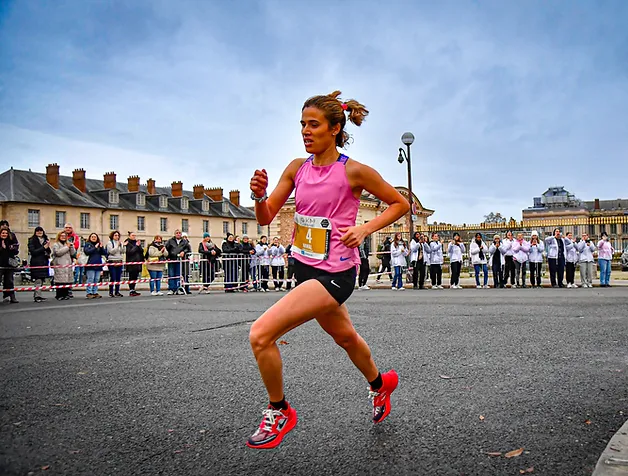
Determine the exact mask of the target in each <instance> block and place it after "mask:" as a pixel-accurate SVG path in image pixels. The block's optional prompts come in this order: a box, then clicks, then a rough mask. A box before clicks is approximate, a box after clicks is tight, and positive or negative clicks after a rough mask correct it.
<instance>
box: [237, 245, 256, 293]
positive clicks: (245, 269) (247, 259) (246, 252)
mask: <svg viewBox="0 0 628 476" xmlns="http://www.w3.org/2000/svg"><path fill="white" fill-rule="evenodd" d="M240 253H241V255H242V260H241V262H240V264H241V265H242V281H244V288H243V289H242V290H243V291H244V292H247V291H248V285H249V281H250V279H251V256H253V255H254V254H255V246H253V243H251V240H250V239H249V237H248V236H247V235H244V236H243V237H242V243H240Z"/></svg>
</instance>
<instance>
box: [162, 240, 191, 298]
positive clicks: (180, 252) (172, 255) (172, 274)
mask: <svg viewBox="0 0 628 476" xmlns="http://www.w3.org/2000/svg"><path fill="white" fill-rule="evenodd" d="M166 250H167V251H168V260H169V261H172V262H171V263H168V295H173V294H179V289H181V260H182V259H185V254H186V253H191V252H192V247H191V246H190V242H189V241H188V240H186V239H185V238H183V235H182V234H181V230H175V231H174V236H173V237H172V238H170V239H169V240H168V241H167V242H166ZM183 293H184V294H185V289H184V291H183Z"/></svg>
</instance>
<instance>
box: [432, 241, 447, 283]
mask: <svg viewBox="0 0 628 476" xmlns="http://www.w3.org/2000/svg"><path fill="white" fill-rule="evenodd" d="M429 249H430V278H431V279H432V289H443V286H442V280H443V262H444V260H443V242H442V241H441V240H440V237H439V236H438V233H436V232H434V233H432V241H430V244H429Z"/></svg>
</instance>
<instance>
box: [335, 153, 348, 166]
mask: <svg viewBox="0 0 628 476" xmlns="http://www.w3.org/2000/svg"><path fill="white" fill-rule="evenodd" d="M347 160H349V157H347V156H346V155H345V154H340V157H338V160H337V162H340V163H341V164H343V165H347Z"/></svg>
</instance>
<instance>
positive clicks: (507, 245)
mask: <svg viewBox="0 0 628 476" xmlns="http://www.w3.org/2000/svg"><path fill="white" fill-rule="evenodd" d="M514 241H515V240H514V239H513V236H512V231H508V232H506V238H504V241H503V242H502V247H503V249H504V250H505V251H504V252H503V255H504V282H505V283H506V284H508V278H509V277H510V287H511V288H514V287H515V268H516V266H515V260H514V258H513V255H514V253H515V252H514V251H513V249H512V243H513V242H514Z"/></svg>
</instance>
